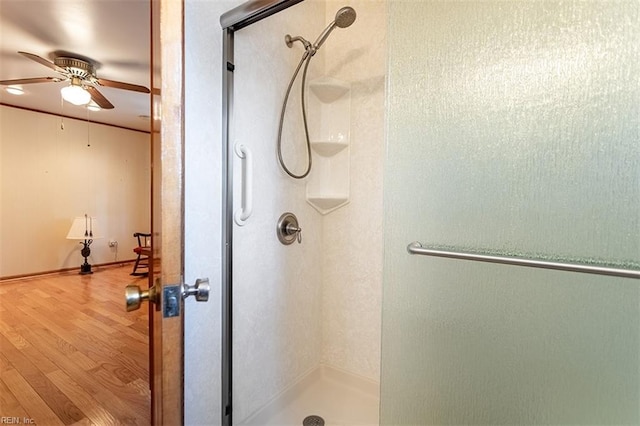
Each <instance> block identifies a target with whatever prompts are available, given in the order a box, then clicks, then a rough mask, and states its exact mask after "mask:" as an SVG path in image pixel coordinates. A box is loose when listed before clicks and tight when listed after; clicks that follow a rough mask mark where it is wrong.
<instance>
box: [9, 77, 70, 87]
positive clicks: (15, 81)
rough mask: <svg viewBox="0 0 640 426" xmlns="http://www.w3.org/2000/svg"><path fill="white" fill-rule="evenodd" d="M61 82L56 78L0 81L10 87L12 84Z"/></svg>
mask: <svg viewBox="0 0 640 426" xmlns="http://www.w3.org/2000/svg"><path fill="white" fill-rule="evenodd" d="M59 81H62V79H61V78H56V77H37V78H16V79H14V80H0V85H3V86H10V85H12V84H31V83H48V82H52V83H57V82H59Z"/></svg>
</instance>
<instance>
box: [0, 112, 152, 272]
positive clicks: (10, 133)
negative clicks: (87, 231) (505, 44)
mask: <svg viewBox="0 0 640 426" xmlns="http://www.w3.org/2000/svg"><path fill="white" fill-rule="evenodd" d="M149 155H150V145H149V135H148V134H147V133H143V132H137V131H131V130H125V129H120V128H115V127H110V126H105V125H101V124H96V123H90V124H88V123H87V122H86V121H82V120H75V119H69V118H65V119H61V118H60V117H57V116H54V115H48V114H41V113H36V112H31V111H25V110H22V109H17V108H11V107H6V106H0V190H1V192H0V240H1V245H0V249H1V252H0V277H8V276H14V275H23V274H33V273H38V272H45V271H53V270H58V269H62V268H73V267H79V266H80V264H81V263H82V257H81V256H80V248H81V246H80V244H78V242H77V241H72V240H67V239H66V238H65V237H66V235H67V232H68V231H69V227H70V226H71V223H72V221H73V218H74V217H76V216H82V215H84V214H85V213H86V214H89V215H90V216H94V217H96V218H97V224H98V225H99V227H100V233H101V235H102V237H103V238H98V239H96V240H95V241H94V243H93V244H92V246H91V256H90V258H89V263H91V264H101V263H108V262H114V261H120V260H126V259H132V258H133V257H134V255H133V252H132V249H133V247H134V246H135V240H134V238H133V233H134V232H136V231H148V230H149V222H150V219H149V217H150V216H149V215H150V202H149V201H150V195H149V191H150V174H149V173H150V159H149ZM109 240H115V241H117V242H118V246H117V247H113V248H110V247H109V246H108V242H109Z"/></svg>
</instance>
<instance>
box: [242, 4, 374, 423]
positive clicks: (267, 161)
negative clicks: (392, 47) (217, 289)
mask: <svg viewBox="0 0 640 426" xmlns="http://www.w3.org/2000/svg"><path fill="white" fill-rule="evenodd" d="M345 5H350V6H352V7H354V8H355V9H356V11H357V14H358V18H357V20H356V22H355V23H354V24H353V25H352V26H351V27H349V28H346V29H340V28H337V29H335V30H334V32H333V33H332V34H331V37H329V38H328V39H327V41H326V43H325V44H324V45H323V46H322V48H321V50H320V51H319V53H318V54H316V56H315V57H314V59H313V60H312V62H311V65H310V68H309V76H308V79H309V80H312V79H313V78H316V77H320V76H329V77H333V78H338V79H341V80H344V81H346V82H348V83H350V84H351V102H352V104H351V117H350V118H351V128H350V144H351V159H350V161H351V176H350V180H351V190H350V202H349V204H347V205H346V206H344V207H342V208H340V209H338V210H336V211H334V212H332V213H330V214H328V215H325V216H322V215H320V214H319V213H318V212H316V211H315V210H314V209H313V208H312V207H311V206H310V205H309V204H307V203H306V201H305V188H306V180H301V181H296V180H293V179H291V178H290V177H288V176H286V175H285V173H284V172H283V171H282V170H281V169H280V167H279V166H278V164H277V162H276V158H275V143H276V135H277V129H278V121H279V116H280V107H281V102H282V98H283V96H284V91H285V89H286V87H287V84H288V83H289V79H290V78H291V75H292V73H293V71H294V69H295V67H296V65H297V64H298V61H299V59H300V57H301V54H302V46H301V45H300V44H299V43H296V44H295V45H294V47H293V48H292V49H288V48H287V47H286V46H285V44H284V35H285V34H291V35H292V36H295V35H302V36H303V37H305V38H307V39H310V40H311V41H313V40H314V39H315V37H317V34H319V33H320V32H321V31H322V29H323V28H324V27H325V26H326V25H327V23H328V22H331V21H332V20H333V19H334V17H335V13H336V11H337V10H338V9H339V8H340V7H343V6H345ZM385 27H386V19H385V4H384V2H382V1H357V2H349V3H345V2H337V1H329V2H324V1H315V0H307V1H305V2H303V3H300V4H299V5H296V6H294V7H292V8H290V9H288V10H287V11H284V12H282V13H281V14H279V15H276V16H273V17H271V18H269V19H267V20H265V21H262V22H260V23H258V24H255V25H253V26H251V27H248V28H246V29H243V30H242V31H239V32H238V33H237V34H236V43H235V45H236V51H235V65H236V71H235V87H236V92H235V100H234V102H235V105H234V125H233V128H234V129H235V130H234V132H235V133H234V134H233V136H232V140H234V141H238V142H241V143H244V144H246V145H247V146H249V148H250V149H251V150H252V151H253V154H254V157H255V161H254V214H253V216H252V217H251V218H250V219H249V221H248V223H247V225H245V226H243V227H235V229H234V287H235V288H234V348H235V349H234V368H235V371H234V395H236V396H237V399H234V419H236V420H237V421H238V420H241V419H244V418H245V417H247V416H249V415H250V414H251V413H253V412H255V410H257V409H259V408H260V407H262V406H264V405H265V404H266V403H268V402H269V401H270V400H271V399H272V398H274V397H275V396H277V395H278V394H279V393H280V392H282V391H283V390H285V389H286V388H287V387H288V386H291V385H292V384H293V383H295V382H296V381H297V380H299V379H300V378H301V377H303V376H304V374H305V373H308V372H309V371H311V370H313V369H314V368H317V367H318V366H319V365H320V364H326V365H330V366H332V367H336V368H339V369H341V370H345V371H348V372H351V373H354V374H357V375H360V376H363V377H365V378H368V379H371V380H374V381H378V380H379V370H380V311H381V287H382V160H383V154H384V150H383V142H384V127H383V125H384V124H383V123H384V119H383V118H384V82H385V54H386V52H385V31H384V28H385ZM300 77H301V76H299V77H298V81H297V84H296V85H294V89H293V90H292V92H291V96H290V99H289V103H288V106H287V114H286V118H285V120H286V121H285V125H284V131H283V156H284V158H285V161H286V163H287V165H288V166H289V167H290V168H293V169H294V171H295V172H296V173H300V172H301V171H303V170H304V166H305V164H304V160H305V158H306V152H305V148H304V137H303V130H302V116H301V112H300V106H299V93H300V92H299V82H300ZM314 119H317V117H313V116H309V117H308V120H309V122H310V127H311V128H313V126H312V125H311V122H312V121H313V120H314ZM311 138H312V139H313V134H312V135H311ZM236 164H238V163H236ZM238 168H239V167H236V169H238ZM311 173H313V170H312V172H311ZM236 178H239V175H238V174H236ZM235 195H236V199H239V197H240V194H239V193H238V192H237V193H236V194H235ZM286 211H291V212H293V213H295V214H296V215H297V216H298V219H299V222H300V226H301V227H302V229H303V232H302V241H303V242H302V244H300V245H299V244H295V243H294V244H293V245H291V246H286V247H285V246H283V245H281V244H280V243H279V241H278V240H277V239H276V236H275V224H276V221H277V219H278V217H279V216H280V214H282V213H284V212H286Z"/></svg>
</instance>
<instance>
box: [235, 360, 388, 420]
mask: <svg viewBox="0 0 640 426" xmlns="http://www.w3.org/2000/svg"><path fill="white" fill-rule="evenodd" d="M379 389H380V385H379V383H377V382H375V381H373V380H370V379H367V378H364V377H361V376H357V375H355V374H352V373H348V372H346V371H343V370H339V369H336V368H333V367H329V366H326V365H320V366H318V367H317V368H315V369H313V370H312V371H310V372H309V373H307V374H306V375H305V376H303V377H302V378H301V379H300V380H299V381H298V382H296V383H294V384H293V385H292V386H290V387H289V388H287V389H286V390H284V391H283V392H282V393H280V394H279V395H277V396H276V397H275V398H274V399H273V400H272V401H271V402H270V403H268V404H267V405H266V406H264V407H263V408H262V409H260V410H259V411H258V412H256V413H255V414H253V415H252V416H251V417H250V418H249V419H247V420H246V421H245V422H243V423H241V424H242V425H252V426H258V425H260V426H301V425H302V422H303V420H304V419H305V418H306V417H307V416H310V415H316V416H320V417H322V418H323V419H324V421H325V426H377V425H378V408H379V405H380V399H379Z"/></svg>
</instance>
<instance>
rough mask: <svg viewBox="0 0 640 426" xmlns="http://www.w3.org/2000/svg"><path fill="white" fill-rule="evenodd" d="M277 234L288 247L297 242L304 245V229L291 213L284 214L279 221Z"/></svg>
mask: <svg viewBox="0 0 640 426" xmlns="http://www.w3.org/2000/svg"><path fill="white" fill-rule="evenodd" d="M276 234H277V235H278V240H280V242H281V243H282V244H284V245H286V246H288V245H290V244H293V242H294V241H296V240H297V241H298V244H300V243H302V228H300V226H299V225H298V218H297V217H296V215H294V214H293V213H289V212H287V213H283V214H282V216H280V219H278V225H277V226H276Z"/></svg>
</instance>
